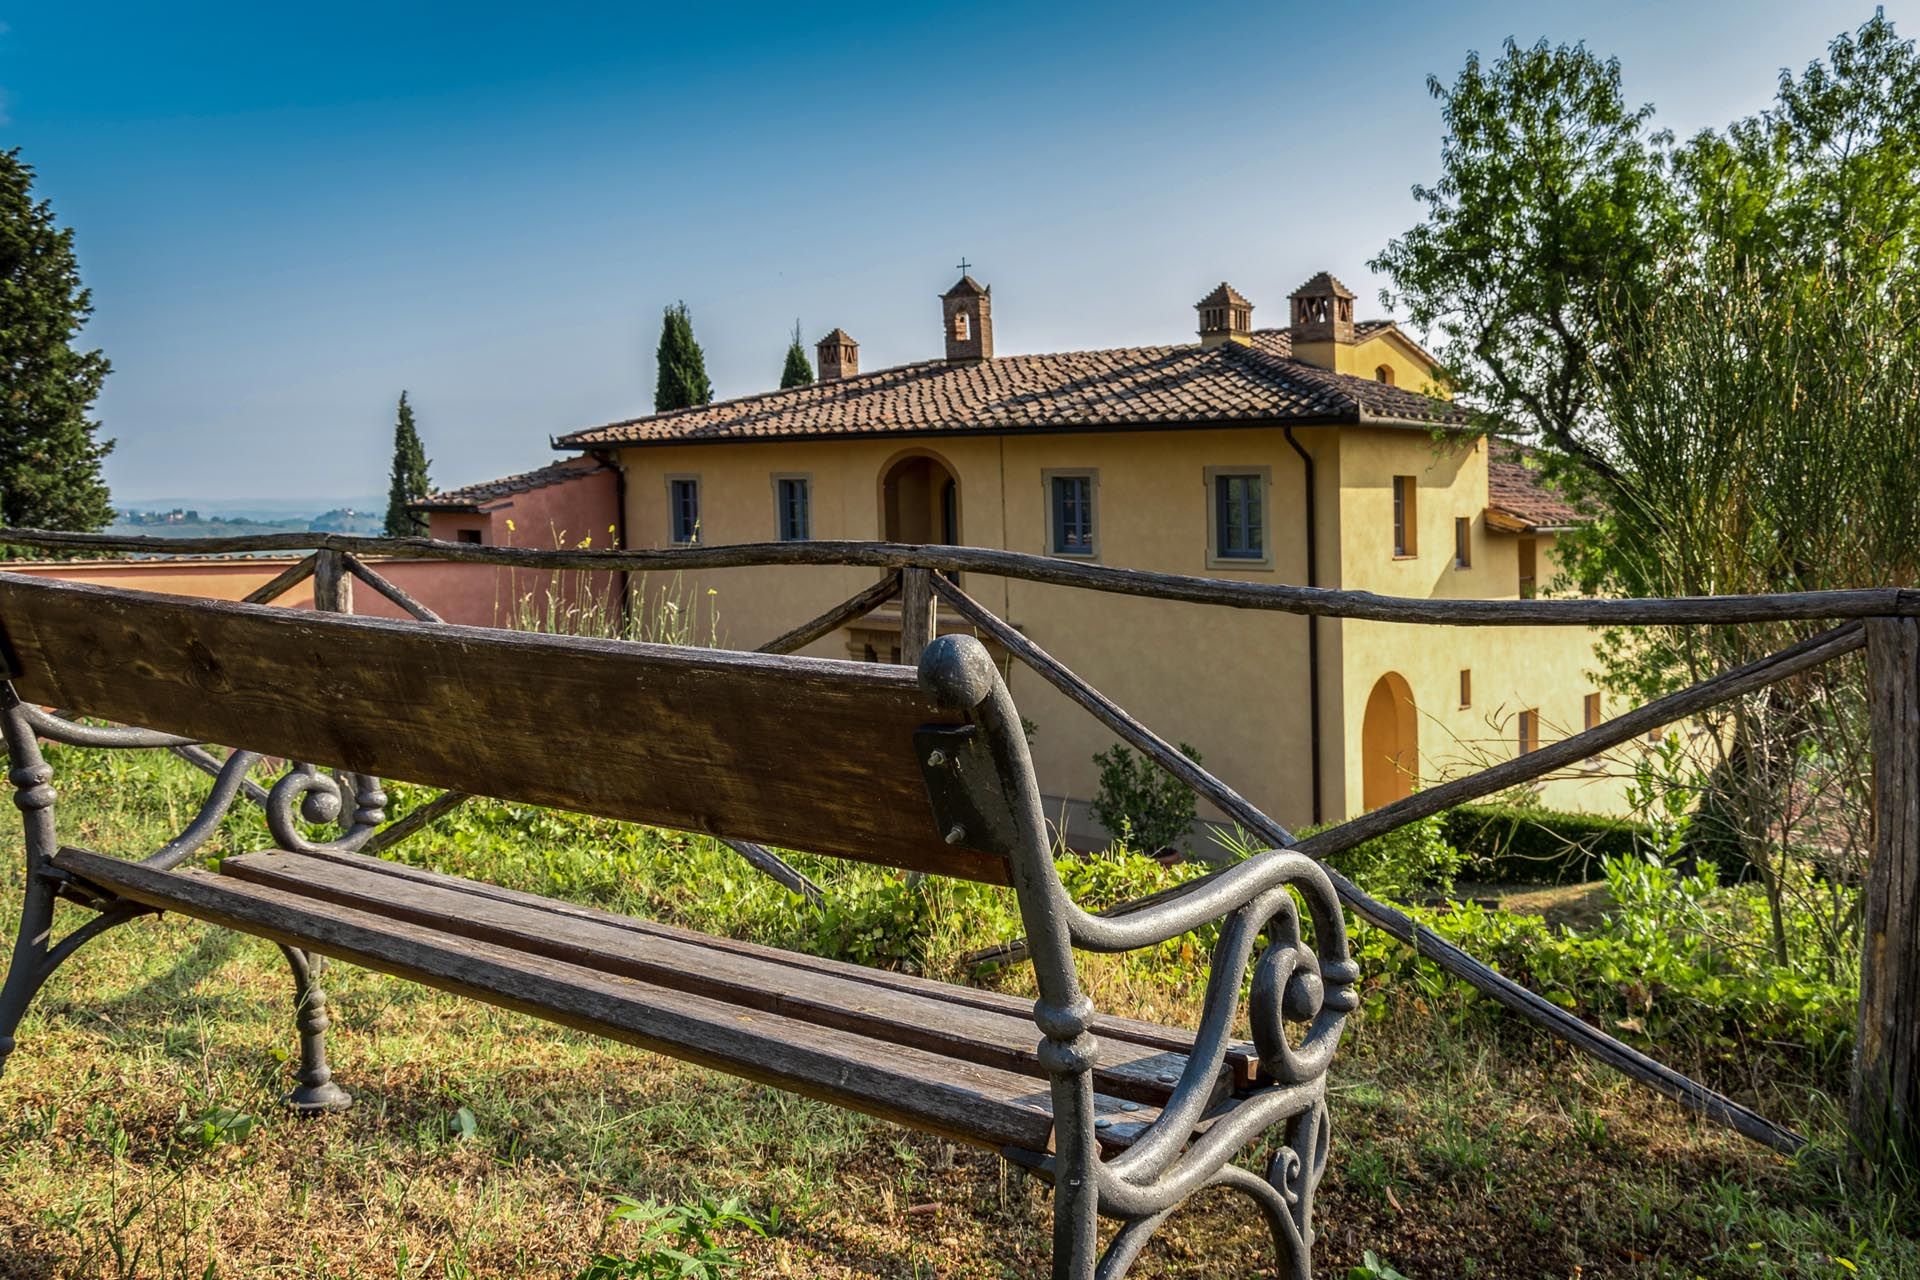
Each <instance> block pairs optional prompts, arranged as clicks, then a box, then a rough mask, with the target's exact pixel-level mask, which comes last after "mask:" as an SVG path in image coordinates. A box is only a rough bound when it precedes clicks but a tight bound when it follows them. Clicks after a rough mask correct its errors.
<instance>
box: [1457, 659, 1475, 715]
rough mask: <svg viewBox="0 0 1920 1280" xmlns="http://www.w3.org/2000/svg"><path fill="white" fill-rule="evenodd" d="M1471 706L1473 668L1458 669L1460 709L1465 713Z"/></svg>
mask: <svg viewBox="0 0 1920 1280" xmlns="http://www.w3.org/2000/svg"><path fill="white" fill-rule="evenodd" d="M1472 705H1473V668H1472V667H1462V668H1460V709H1461V710H1462V711H1465V710H1466V709H1467V708H1468V707H1470V706H1472Z"/></svg>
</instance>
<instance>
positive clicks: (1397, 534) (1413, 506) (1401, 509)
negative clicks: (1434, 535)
mask: <svg viewBox="0 0 1920 1280" xmlns="http://www.w3.org/2000/svg"><path fill="white" fill-rule="evenodd" d="M1415 494H1416V489H1415V487H1414V483H1413V477H1412V476H1395V477H1394V478H1393V554H1394V555H1395V556H1396V557H1398V558H1399V559H1402V560H1405V559H1409V558H1411V557H1413V556H1416V555H1418V554H1420V550H1419V546H1418V543H1417V538H1416V532H1417V530H1418V528H1419V520H1420V513H1419V508H1418V505H1417V501H1416V497H1415Z"/></svg>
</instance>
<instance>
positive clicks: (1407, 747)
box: [1360, 671, 1420, 809]
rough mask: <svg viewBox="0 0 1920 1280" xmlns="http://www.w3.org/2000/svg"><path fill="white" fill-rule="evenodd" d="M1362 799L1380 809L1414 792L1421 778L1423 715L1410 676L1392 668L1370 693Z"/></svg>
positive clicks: (1369, 806)
mask: <svg viewBox="0 0 1920 1280" xmlns="http://www.w3.org/2000/svg"><path fill="white" fill-rule="evenodd" d="M1360 753H1361V756H1362V762H1361V774H1360V801H1361V804H1362V805H1363V806H1364V807H1365V808H1367V809H1378V808H1379V807H1380V806H1381V805H1384V804H1392V803H1393V802H1394V801H1395V800H1403V799H1405V798H1406V797H1408V796H1410V795H1412V794H1413V789H1414V787H1415V786H1416V785H1417V784H1418V783H1419V781H1420V718H1419V713H1418V711H1417V709H1416V708H1415V707H1414V705H1413V690H1412V689H1410V688H1408V687H1407V682H1406V678H1405V677H1403V676H1401V675H1400V674H1399V673H1398V672H1395V671H1389V672H1387V674H1385V675H1383V676H1381V677H1380V678H1379V679H1378V680H1376V681H1375V682H1374V685H1373V692H1372V693H1370V694H1368V695H1367V715H1366V719H1365V721H1364V722H1363V723H1362V724H1361V726H1360Z"/></svg>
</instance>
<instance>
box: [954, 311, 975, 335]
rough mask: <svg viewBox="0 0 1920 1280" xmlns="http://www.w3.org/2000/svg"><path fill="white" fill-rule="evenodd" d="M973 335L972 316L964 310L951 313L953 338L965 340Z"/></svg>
mask: <svg viewBox="0 0 1920 1280" xmlns="http://www.w3.org/2000/svg"><path fill="white" fill-rule="evenodd" d="M972 336H973V318H972V317H971V316H969V315H968V314H967V313H966V312H964V311H956V312H954V313H953V340H954V341H955V342H965V341H966V340H967V339H968V338H971V337H972Z"/></svg>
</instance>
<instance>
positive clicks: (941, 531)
mask: <svg viewBox="0 0 1920 1280" xmlns="http://www.w3.org/2000/svg"><path fill="white" fill-rule="evenodd" d="M880 522H881V523H880V536H881V537H883V538H885V539H886V540H887V541H888V542H920V543H932V544H940V545H944V546H958V545H959V543H960V486H959V483H958V482H957V481H956V480H955V479H954V478H953V472H952V471H951V470H950V469H949V468H948V467H947V465H946V464H945V463H944V462H942V461H941V460H940V459H939V458H936V457H934V456H933V455H932V454H926V453H916V454H910V455H908V456H907V457H904V458H901V459H899V460H898V461H897V462H895V463H894V464H893V465H892V466H890V467H888V468H887V471H886V474H885V475H884V476H883V477H882V478H881V481H880Z"/></svg>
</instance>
